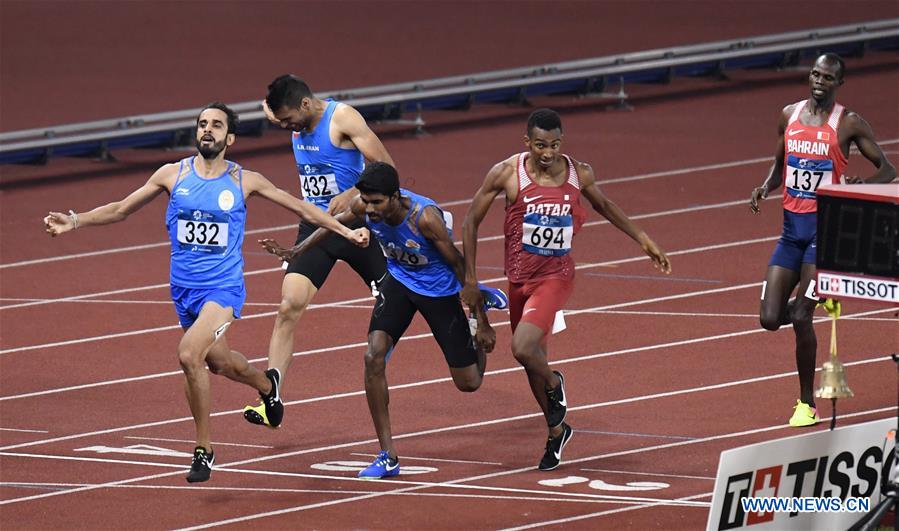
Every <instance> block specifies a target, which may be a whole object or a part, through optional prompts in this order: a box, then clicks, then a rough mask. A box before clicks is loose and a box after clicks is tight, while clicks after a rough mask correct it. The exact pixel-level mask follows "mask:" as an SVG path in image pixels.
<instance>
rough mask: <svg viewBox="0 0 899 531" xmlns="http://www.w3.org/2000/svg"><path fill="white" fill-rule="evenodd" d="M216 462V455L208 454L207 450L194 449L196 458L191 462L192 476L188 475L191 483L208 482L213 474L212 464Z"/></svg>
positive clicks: (198, 447)
mask: <svg viewBox="0 0 899 531" xmlns="http://www.w3.org/2000/svg"><path fill="white" fill-rule="evenodd" d="M214 462H215V454H214V453H212V452H207V451H206V448H203V447H202V446H197V447H196V448H194V457H193V460H192V461H191V462H190V474H188V475H187V481H188V482H189V483H199V482H201V481H208V480H209V475H210V474H212V463H214Z"/></svg>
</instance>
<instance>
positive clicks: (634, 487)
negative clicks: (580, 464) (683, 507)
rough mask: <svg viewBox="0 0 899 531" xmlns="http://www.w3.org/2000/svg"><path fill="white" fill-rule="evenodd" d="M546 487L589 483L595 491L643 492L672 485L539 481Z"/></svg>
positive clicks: (575, 478)
mask: <svg viewBox="0 0 899 531" xmlns="http://www.w3.org/2000/svg"><path fill="white" fill-rule="evenodd" d="M537 483H539V484H540V485H543V486H544V487H564V486H565V485H578V484H580V483H588V486H589V487H590V488H591V489H594V490H605V491H613V492H636V491H642V490H661V489H667V488H668V487H670V486H671V485H669V484H668V483H662V482H660V481H632V482H629V483H626V484H624V485H615V484H612V483H606V482H605V481H603V480H601V479H594V480H592V481H591V480H590V478H585V477H583V476H566V477H564V478H558V479H544V480H542V481H538V482H537Z"/></svg>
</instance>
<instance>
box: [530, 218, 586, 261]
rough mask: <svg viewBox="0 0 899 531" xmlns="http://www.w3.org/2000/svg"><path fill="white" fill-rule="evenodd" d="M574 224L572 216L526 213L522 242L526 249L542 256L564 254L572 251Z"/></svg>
mask: <svg viewBox="0 0 899 531" xmlns="http://www.w3.org/2000/svg"><path fill="white" fill-rule="evenodd" d="M573 237H574V226H573V225H572V221H571V216H570V215H567V216H548V215H545V214H536V213H533V214H525V216H524V221H523V224H522V233H521V243H522V246H523V247H524V250H525V251H527V252H529V253H533V254H539V255H541V256H564V255H566V254H568V253H569V252H571V240H572V238H573Z"/></svg>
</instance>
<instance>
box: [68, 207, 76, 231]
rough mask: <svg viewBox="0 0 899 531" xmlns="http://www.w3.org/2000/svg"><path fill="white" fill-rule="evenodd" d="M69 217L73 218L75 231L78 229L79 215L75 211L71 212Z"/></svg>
mask: <svg viewBox="0 0 899 531" xmlns="http://www.w3.org/2000/svg"><path fill="white" fill-rule="evenodd" d="M69 216H70V217H71V218H72V225H74V227H72V228H73V229H77V228H78V214H77V213H76V212H75V211H74V210H69Z"/></svg>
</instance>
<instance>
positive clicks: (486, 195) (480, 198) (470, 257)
mask: <svg viewBox="0 0 899 531" xmlns="http://www.w3.org/2000/svg"><path fill="white" fill-rule="evenodd" d="M509 168H510V166H509V165H508V164H507V161H503V162H500V163H499V164H496V165H495V166H493V167H492V168H491V169H490V171H488V172H487V175H486V177H484V182H483V184H481V187H480V188H479V189H478V191H477V193H475V195H474V197H473V198H472V200H471V206H469V207H468V213H467V214H465V221H464V222H463V224H462V249H463V250H464V252H465V278H464V279H463V281H462V293H461V295H462V300H463V301H465V303H466V304H468V305H469V306H481V305H483V301H482V300H481V299H482V298H483V296H482V295H481V290H479V289H478V270H477V263H478V262H477V261H478V228H479V227H480V226H481V222H482V221H484V217H485V216H486V215H487V212H488V211H489V210H490V207H491V206H492V205H493V201H494V200H495V199H496V196H497V195H499V193H500V192H502V191H503V190H504V189H505V184H504V182H505V181H504V180H505V179H506V178H507V177H508V174H509V171H510V170H509Z"/></svg>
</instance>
